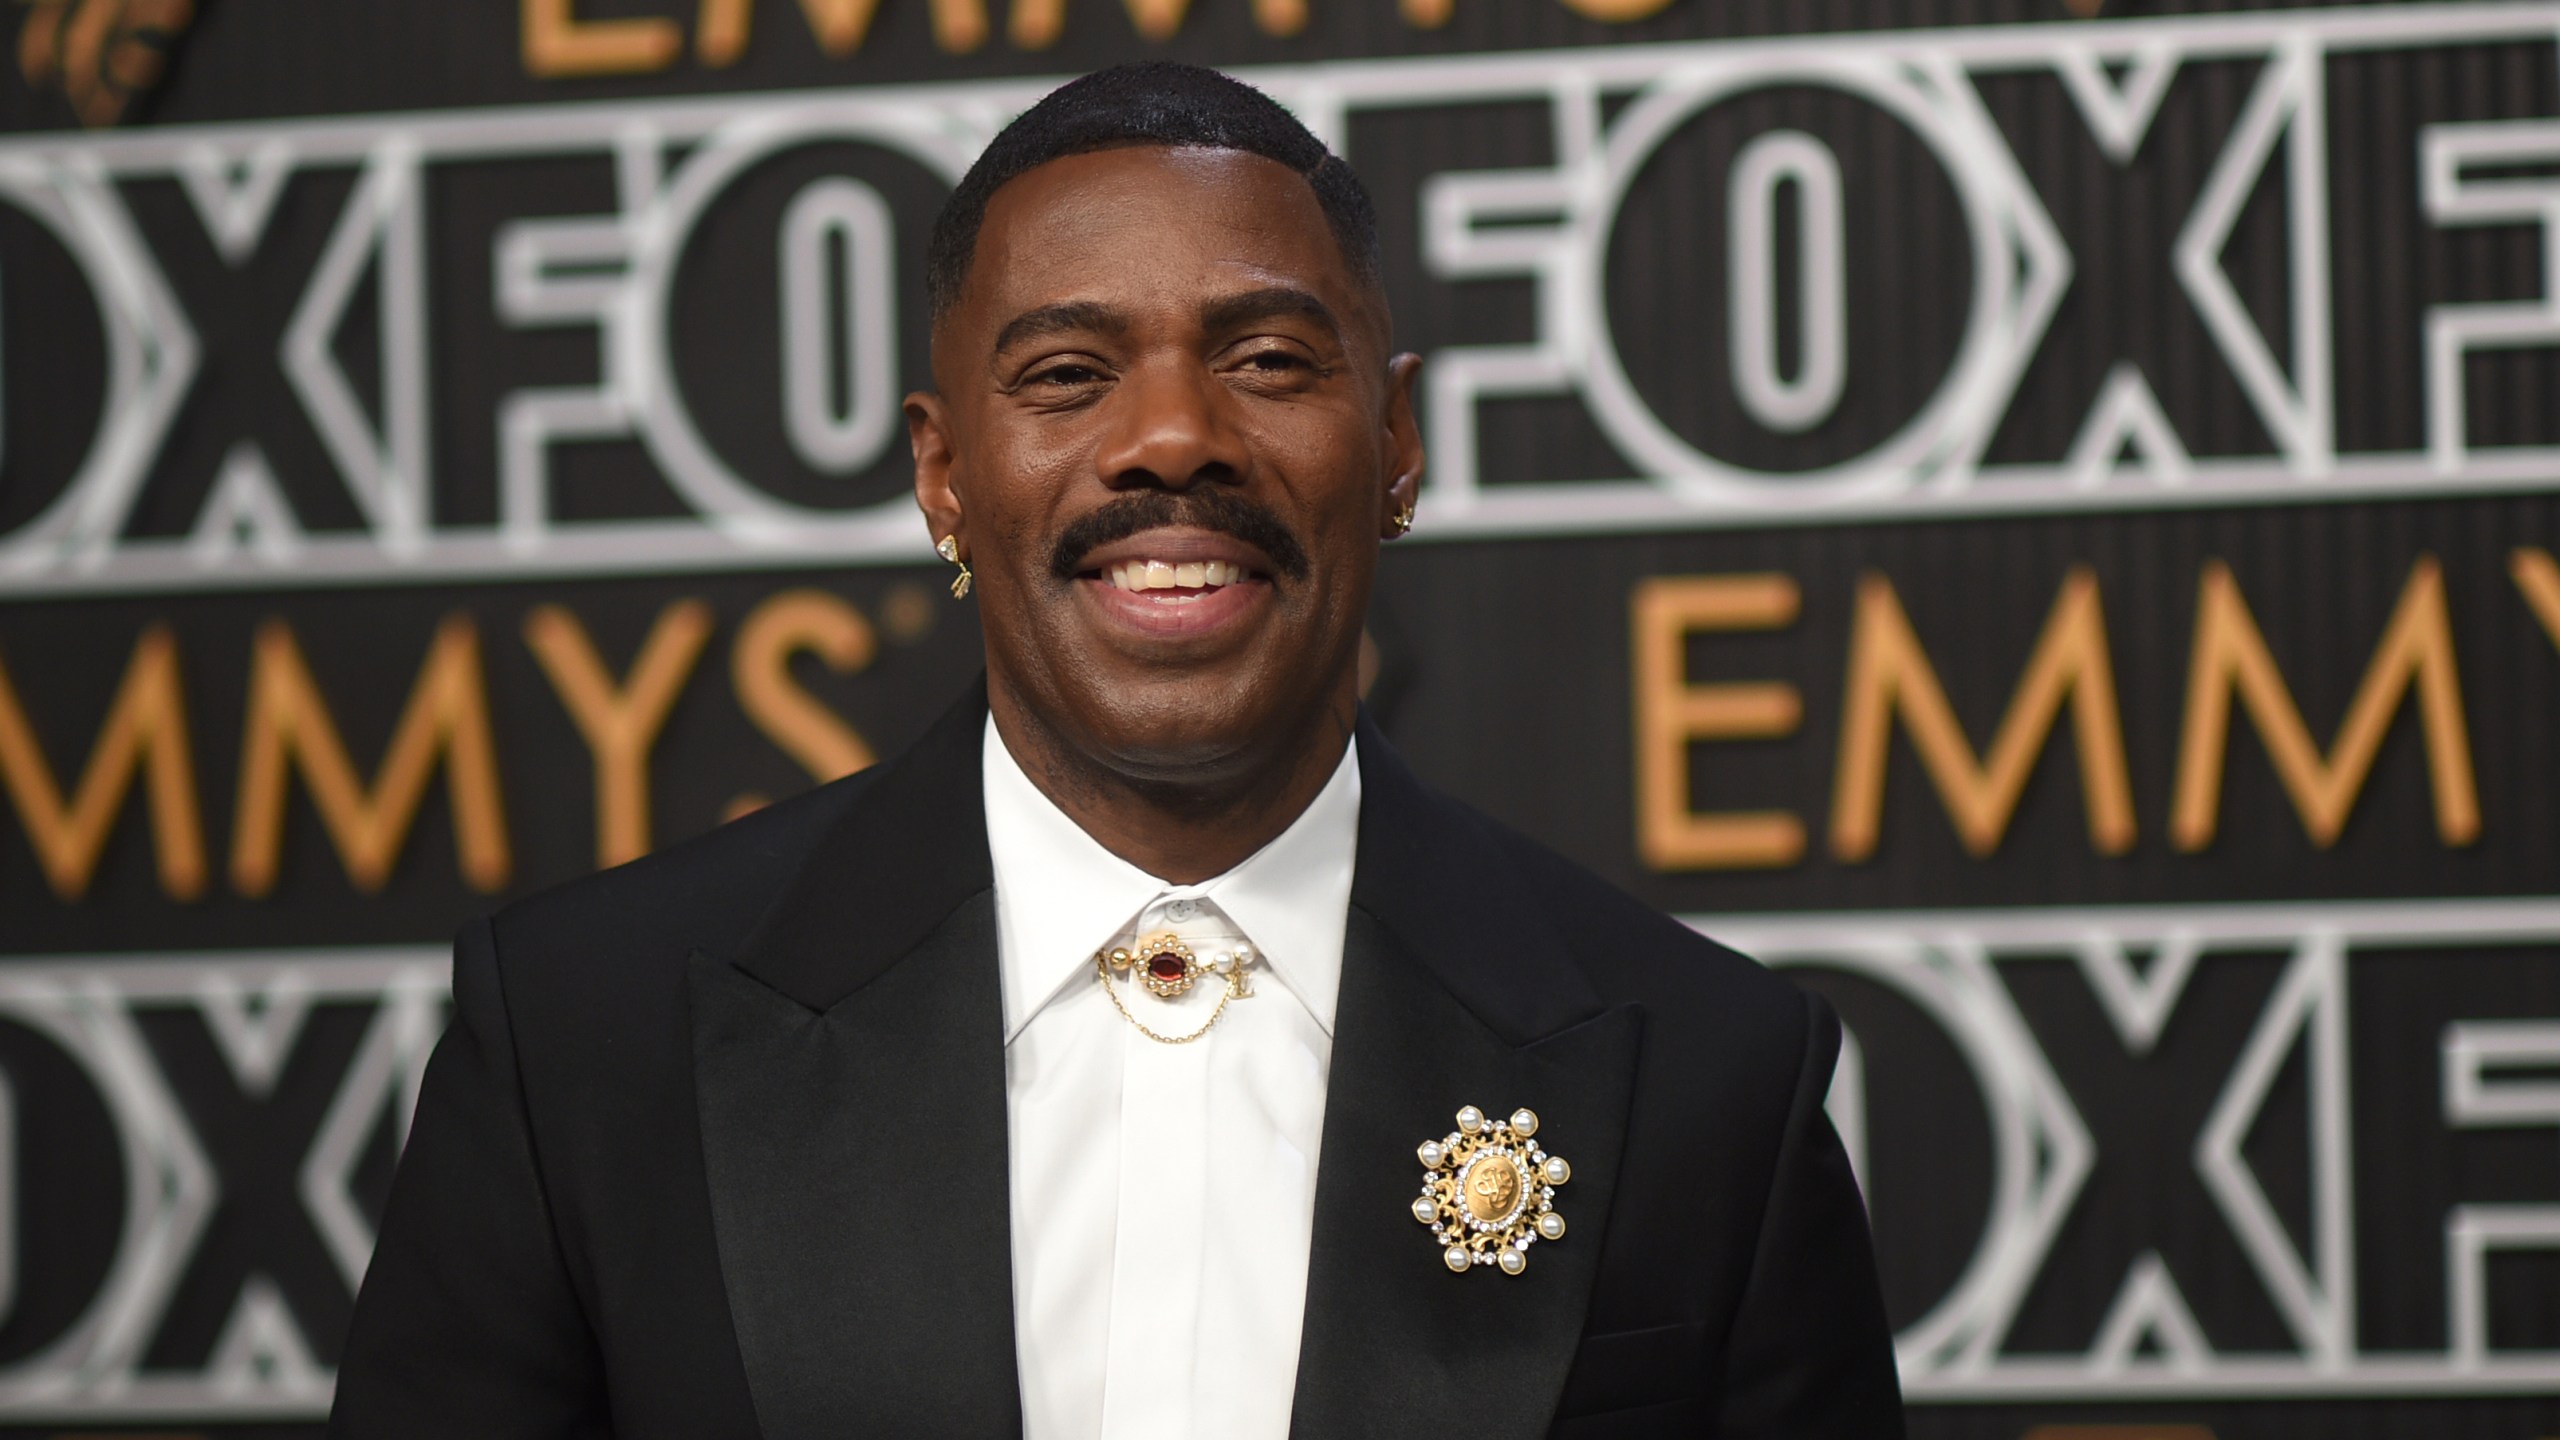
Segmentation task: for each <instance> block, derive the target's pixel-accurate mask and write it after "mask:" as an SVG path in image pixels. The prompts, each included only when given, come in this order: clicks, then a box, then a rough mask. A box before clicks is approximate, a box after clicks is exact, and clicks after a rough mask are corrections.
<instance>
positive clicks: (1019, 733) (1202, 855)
mask: <svg viewBox="0 0 2560 1440" xmlns="http://www.w3.org/2000/svg"><path fill="white" fill-rule="evenodd" d="M990 678H991V679H992V677H990ZM1342 692H1343V693H1342V695H1341V696H1340V698H1339V700H1338V702H1336V703H1332V704H1328V705H1326V706H1324V707H1323V708H1321V709H1318V710H1315V711H1313V712H1311V713H1310V714H1309V715H1308V716H1306V717H1305V718H1304V720H1303V721H1300V722H1296V723H1292V724H1291V725H1289V726H1288V727H1287V728H1286V730H1285V731H1284V733H1283V734H1281V735H1280V736H1278V737H1277V739H1278V743H1276V744H1272V745H1269V746H1268V747H1266V748H1264V749H1263V750H1261V751H1260V753H1258V754H1256V755H1253V756H1249V757H1246V758H1244V759H1242V760H1240V761H1238V762H1235V763H1231V764H1228V765H1223V766H1194V767H1186V770H1185V773H1184V774H1183V776H1182V778H1180V779H1165V778H1160V777H1153V776H1148V775H1143V774H1135V773H1132V772H1131V771H1130V770H1129V769H1128V768H1126V767H1125V766H1122V765H1120V764H1116V763H1114V762H1113V761H1112V760H1111V759H1109V758H1106V757H1102V756H1097V755H1095V754H1094V753H1093V752H1092V751H1090V750H1088V749H1086V748H1084V747H1081V746H1078V745H1075V744H1073V743H1071V742H1070V741H1069V740H1068V738H1067V737H1066V736H1064V735H1062V734H1060V733H1059V732H1058V730H1057V729H1056V727H1054V726H1052V725H1049V724H1047V723H1045V722H1044V721H1043V720H1042V718H1041V717H1040V716H1038V715H1037V714H1036V713H1035V712H1033V711H1032V710H1031V709H1030V708H1029V707H1026V706H1023V705H1021V704H1019V703H1017V702H1016V701H1015V699H1014V697H1013V696H1012V695H1010V694H1009V693H1008V692H1007V691H1006V690H1005V689H1004V688H1003V687H1001V686H999V685H994V684H990V685H989V687H988V696H987V700H988V707H989V709H990V711H991V712H992V713H993V714H994V716H995V724H996V734H997V736H998V737H999V738H1001V739H1002V740H1003V741H1004V746H1005V749H1006V750H1007V751H1009V752H1011V753H1012V755H1013V758H1014V762H1015V763H1016V764H1018V765H1020V766H1021V767H1022V772H1023V774H1025V775H1027V776H1029V777H1030V780H1031V783H1032V784H1033V785H1034V786H1036V787H1038V788H1039V790H1040V793H1041V794H1043V795H1046V796H1047V797H1048V798H1049V803H1051V804H1053V805H1055V806H1057V807H1058V808H1059V809H1060V810H1061V811H1063V812H1065V814H1066V816H1067V818H1068V819H1070V820H1073V821H1074V822H1076V825H1077V827H1078V828H1079V829H1081V830H1083V831H1084V832H1085V833H1086V834H1087V835H1090V836H1092V837H1093V839H1094V841H1095V843H1097V844H1099V845H1101V846H1102V847H1103V848H1104V849H1106V850H1108V851H1110V852H1111V853H1112V854H1114V855H1117V856H1119V857H1120V858H1121V859H1123V860H1126V861H1128V862H1129V863H1130V864H1132V865H1135V866H1137V867H1138V868H1139V869H1141V870H1144V871H1145V872H1147V873H1148V874H1150V875H1153V876H1155V877H1156V878H1157V879H1159V880H1164V881H1167V882H1169V883H1172V884H1176V885H1193V884H1198V883H1199V882H1200V881H1203V880H1207V879H1210V878H1212V877H1215V876H1218V875H1223V874H1225V873H1226V872H1227V871H1229V870H1232V869H1234V868H1235V867H1236V866H1237V865H1239V864H1241V863H1243V862H1244V860H1245V859H1246V858H1247V857H1249V856H1251V855H1252V854H1253V853H1254V852H1255V851H1257V850H1260V849H1261V848H1262V847H1263V846H1265V845H1267V844H1269V843H1271V841H1272V840H1273V839H1275V838H1277V837H1278V836H1279V834H1280V832H1281V831H1283V830H1286V829H1288V828H1289V826H1290V825H1291V824H1292V823H1293V822H1295V821H1296V820H1297V818H1298V817H1299V816H1300V815H1302V814H1305V813H1306V809H1307V807H1308V806H1309V805H1311V804H1313V803H1315V798H1316V796H1317V794H1318V793H1319V792H1321V791H1322V790H1323V789H1324V787H1325V783H1326V782H1327V781H1329V780H1331V779H1332V778H1333V772H1334V771H1335V769H1336V768H1338V767H1339V766H1340V765H1341V763H1342V752H1343V747H1344V746H1346V745H1348V744H1350V743H1351V735H1352V731H1353V729H1354V727H1355V725H1356V717H1357V715H1358V713H1359V710H1358V704H1359V702H1358V700H1357V698H1356V696H1355V694H1354V693H1353V691H1352V689H1351V687H1350V686H1348V685H1346V686H1344V687H1342ZM1204 776H1205V778H1203V777H1204Z"/></svg>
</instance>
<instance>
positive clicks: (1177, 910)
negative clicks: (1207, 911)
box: [1164, 900, 1200, 920]
mask: <svg viewBox="0 0 2560 1440" xmlns="http://www.w3.org/2000/svg"><path fill="white" fill-rule="evenodd" d="M1164 913H1165V914H1167V915H1170V916H1172V917H1173V918H1174V919H1176V920H1188V919H1190V918H1191V917H1192V916H1194V915H1197V914H1199V913H1200V907H1199V906H1197V905H1194V904H1192V903H1191V902H1190V901H1188V900H1176V901H1174V902H1173V903H1172V904H1170V905H1167V906H1166V907H1164Z"/></svg>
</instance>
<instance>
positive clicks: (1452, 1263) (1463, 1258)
mask: <svg viewBox="0 0 2560 1440" xmlns="http://www.w3.org/2000/svg"><path fill="white" fill-rule="evenodd" d="M1440 1259H1441V1260H1442V1262H1444V1263H1445V1264H1447V1265H1448V1267H1449V1268H1450V1269H1452V1270H1456V1271H1460V1272H1464V1271H1465V1270H1466V1268H1467V1264H1468V1260H1467V1247H1466V1246H1464V1245H1452V1246H1450V1247H1449V1248H1448V1249H1446V1250H1443V1251H1441V1252H1440Z"/></svg>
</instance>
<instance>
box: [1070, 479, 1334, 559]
mask: <svg viewBox="0 0 2560 1440" xmlns="http://www.w3.org/2000/svg"><path fill="white" fill-rule="evenodd" d="M1174 526H1187V527H1190V528H1192V529H1197V530H1208V531H1212V532H1214V533H1216V534H1220V535H1226V536H1230V537H1232V538H1234V539H1237V540H1241V541H1243V542H1244V543H1246V544H1247V545H1250V546H1252V547H1253V548H1254V549H1256V550H1259V551H1261V552H1262V553H1263V554H1264V555H1267V556H1269V557H1270V559H1271V564H1272V568H1274V569H1276V570H1278V571H1279V572H1280V573H1281V574H1282V575H1284V576H1286V577H1288V578H1289V579H1292V580H1303V579H1305V578H1306V574H1307V550H1306V547H1305V546H1303V545H1300V544H1299V543H1298V537H1297V536H1296V535H1294V534H1291V533H1290V531H1289V527H1288V526H1287V525H1286V524H1285V523H1283V522H1282V521H1281V519H1280V517H1279V516H1277V515H1274V514H1272V513H1271V512H1270V511H1269V510H1267V509H1264V508H1263V507H1262V506H1260V505H1257V504H1255V503H1253V502H1252V501H1250V500H1247V499H1245V498H1244V497H1243V496H1240V495H1237V494H1234V493H1232V492H1230V491H1227V490H1223V489H1219V488H1217V487H1215V486H1203V487H1201V488H1198V489H1194V490H1186V491H1183V492H1182V493H1180V494H1175V493H1174V492H1172V491H1169V490H1148V491H1143V492H1141V493H1139V494H1136V495H1131V496H1128V497H1127V498H1125V499H1120V500H1114V501H1112V502H1111V503H1110V504H1108V505H1105V506H1103V507H1102V508H1101V509H1099V510H1096V511H1094V512H1093V513H1092V514H1090V515H1085V516H1081V517H1079V518H1077V519H1076V520H1075V521H1073V522H1071V523H1070V524H1069V525H1068V526H1067V528H1066V529H1065V530H1064V531H1061V532H1060V533H1059V535H1058V543H1057V544H1056V546H1054V547H1053V548H1052V549H1051V550H1050V552H1049V573H1050V574H1051V575H1053V576H1055V577H1056V578H1058V579H1060V580H1073V579H1074V578H1076V576H1077V574H1078V573H1079V572H1081V571H1082V570H1083V568H1084V557H1085V556H1087V555H1090V554H1092V553H1093V552H1094V551H1096V550H1099V549H1101V548H1102V547H1103V546H1105V545H1109V544H1112V543H1114V542H1115V541H1120V540H1126V539H1128V538H1129V537H1130V536H1132V535H1136V534H1140V533H1143V532H1145V531H1148V530H1163V529H1168V528H1171V527H1174Z"/></svg>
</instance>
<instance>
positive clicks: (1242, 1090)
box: [984, 719, 1360, 1440]
mask: <svg viewBox="0 0 2560 1440" xmlns="http://www.w3.org/2000/svg"><path fill="white" fill-rule="evenodd" d="M1354 749H1355V747H1352V746H1348V745H1346V746H1345V747H1344V750H1343V756H1342V763H1341V764H1340V765H1339V766H1337V767H1336V768H1335V770H1334V772H1333V778H1332V779H1331V780H1329V781H1327V782H1326V784H1325V787H1324V789H1323V790H1322V791H1321V792H1320V793H1318V794H1317V796H1316V798H1315V801H1314V803H1312V804H1310V805H1309V806H1308V807H1307V809H1306V812H1305V813H1304V814H1302V815H1300V816H1299V817H1298V818H1297V820H1296V821H1295V822H1293V823H1292V824H1291V825H1290V826H1289V828H1288V829H1287V830H1285V831H1283V832H1282V833H1281V834H1280V835H1279V837H1278V838H1276V839H1274V840H1272V841H1271V843H1270V844H1268V845H1265V846H1263V847H1262V849H1260V850H1258V851H1256V852H1254V854H1253V855H1252V856H1251V857H1249V858H1248V859H1246V860H1245V861H1244V862H1243V863H1242V864H1239V865H1237V866H1236V867H1235V868H1234V869H1232V870H1229V871H1228V872H1226V873H1225V874H1223V875H1220V876H1218V877H1217V878H1215V879H1213V880H1208V881H1204V882H1202V883H1200V884H1197V885H1171V884H1167V883H1166V882H1164V881H1162V880H1159V879H1157V878H1155V877H1154V876H1152V875H1149V874H1147V873H1146V872H1144V871H1142V870H1140V869H1138V868H1137V867H1136V866H1133V865H1131V864H1129V863H1128V862H1127V861H1125V860H1122V859H1121V858H1119V857H1118V856H1116V855H1113V854H1112V853H1111V852H1110V851H1108V850H1105V849H1104V848H1103V847H1102V846H1101V845H1099V844H1098V843H1096V842H1095V841H1094V840H1093V838H1092V837H1091V836H1089V835H1087V834H1085V833H1084V831H1083V830H1081V829H1079V828H1078V827H1077V826H1076V823H1075V822H1074V821H1073V820H1070V819H1068V818H1067V816H1066V815H1065V813H1064V812H1062V811H1060V810H1059V809H1058V807H1057V806H1055V805H1054V804H1051V803H1050V801H1049V798H1048V797H1047V796H1045V795H1043V794H1041V793H1040V791H1039V789H1038V788H1037V787H1036V786H1034V785H1033V784H1032V783H1031V780H1030V777H1029V776H1027V775H1025V774H1024V773H1023V772H1022V767H1021V766H1020V765H1019V764H1017V763H1016V762H1015V761H1014V758H1013V755H1012V754H1011V752H1009V751H1008V750H1006V749H1005V746H1004V742H1003V741H1002V740H1001V739H1000V738H998V736H997V734H996V728H995V723H994V721H993V720H992V719H990V720H989V722H988V724H987V732H986V743H985V759H984V768H985V780H986V805H987V844H988V849H989V851H990V852H991V855H992V858H993V860H994V862H995V883H996V927H997V929H996V933H997V948H998V956H999V961H1000V965H1001V970H1002V978H1003V987H1004V1026H1005V1056H1004V1060H1005V1067H1004V1068H1005V1107H1006V1121H1007V1134H1008V1142H1009V1145H1010V1150H1011V1159H1012V1170H1011V1182H1012V1193H1013V1301H1014V1336H1015V1341H1014V1343H1015V1350H1016V1355H1017V1358H1018V1361H1019V1364H1020V1368H1021V1378H1022V1410H1023V1425H1024V1431H1025V1434H1026V1436H1027V1440H1202V1437H1216V1440H1281V1437H1283V1436H1285V1435H1286V1434H1287V1433H1288V1429H1289V1406H1290V1398H1291V1394H1292V1392H1293V1391H1294V1389H1295V1388H1296V1384H1297V1374H1298V1334H1299V1326H1300V1323H1301V1321H1302V1320H1303V1318H1304V1315H1305V1311H1306V1298H1307V1250H1308V1243H1309V1239H1310V1236H1311V1234H1312V1231H1313V1218H1314V1210H1315V1190H1316V1150H1317V1145H1318V1142H1319V1141H1320V1139H1321V1138H1322V1135H1323V1128H1324V1096H1325V1072H1326V1069H1327V1067H1328V1066H1329V1065H1330V1063H1331V1061H1332V1057H1333V1016H1334V999H1335V995H1336V993H1337V991H1338V990H1339V989H1340V982H1341V978H1342V936H1343V926H1344V923H1345V921H1346V919H1347V918H1348V915H1349V910H1350V904H1351V870H1352V858H1353V857H1352V850H1353V846H1354V844H1355V843H1356V841H1357V839H1358V834H1359V823H1360V767H1359V763H1358V761H1357V759H1356V757H1355V754H1354ZM1166 931H1170V932H1172V933H1174V934H1177V935H1180V936H1181V937H1182V938H1183V939H1184V940H1185V941H1186V942H1188V943H1189V944H1190V945H1191V947H1192V949H1193V950H1194V951H1195V952H1196V953H1197V954H1198V955H1199V956H1200V958H1201V959H1202V960H1204V961H1206V960H1208V959H1210V958H1212V957H1214V956H1216V955H1219V954H1222V953H1223V954H1232V953H1234V950H1235V947H1236V946H1237V945H1239V944H1249V945H1251V946H1252V947H1253V950H1254V951H1255V953H1256V955H1257V959H1256V961H1255V963H1254V965H1253V967H1252V969H1251V971H1250V972H1249V973H1250V974H1251V977H1252V988H1253V992H1254V993H1253V994H1252V995H1251V996H1249V997H1247V998H1244V999H1239V1000H1236V1001H1234V1002H1233V1003H1231V1004H1229V1005H1228V1007H1227V1010H1226V1013H1225V1014H1224V1015H1222V1016H1221V1017H1219V1019H1218V1022H1217V1024H1216V1026H1215V1027H1213V1028H1212V1029H1211V1030H1210V1031H1209V1032H1208V1033H1207V1034H1206V1035H1203V1036H1202V1037H1201V1038H1200V1039H1199V1040H1197V1041H1195V1042H1193V1043H1191V1044H1187V1045H1166V1044H1160V1043H1158V1042H1156V1041H1153V1040H1150V1039H1148V1038H1147V1037H1145V1036H1144V1035H1141V1034H1139V1033H1138V1032H1137V1030H1136V1029H1135V1028H1133V1027H1132V1026H1131V1025H1130V1024H1129V1022H1128V1021H1127V1020H1125V1019H1123V1018H1122V1017H1121V1015H1120V1013H1119V1012H1118V1011H1116V1010H1114V1009H1113V1008H1112V1006H1111V1000H1110V997H1109V996H1107V995H1105V994H1104V993H1103V992H1102V989H1101V984H1100V982H1099V981H1098V980H1097V979H1096V978H1095V976H1094V970H1093V955H1094V952H1095V951H1096V950H1102V949H1108V948H1110V947H1112V946H1114V945H1134V944H1135V943H1136V942H1137V941H1138V940H1140V939H1142V938H1144V937H1146V936H1149V935H1154V934H1158V933H1162V932H1166ZM1115 984H1116V986H1117V988H1118V990H1119V994H1120V1000H1121V1003H1122V1004H1123V1005H1125V1006H1127V1007H1128V1009H1129V1012H1130V1013H1131V1014H1132V1015H1135V1016H1137V1017H1138V1018H1139V1019H1141V1020H1143V1021H1145V1022H1146V1023H1147V1025H1148V1026H1149V1028H1151V1029H1154V1030H1156V1031H1158V1032H1160V1033H1163V1034H1167V1035H1184V1034H1189V1033H1190V1032H1191V1031H1193V1030H1196V1029H1198V1028H1199V1027H1200V1024H1201V1022H1202V1021H1204V1020H1206V1019H1208V1017H1209V1013H1210V1010H1211V1008H1212V1007H1213V1006H1215V1005H1216V1004H1217V1001H1218V997H1219V995H1221V994H1222V993H1224V986H1223V984H1222V983H1221V982H1219V980H1218V979H1217V977H1216V976H1213V975H1209V976H1203V977H1201V980H1200V983H1198V984H1196V985H1195V986H1193V987H1192V989H1191V991H1190V993H1188V994H1186V995H1183V996H1180V997H1178V998H1175V999H1170V1000H1168V999H1162V998H1159V997H1157V996H1155V995H1153V994H1151V993H1149V992H1148V991H1147V990H1146V989H1145V988H1144V987H1142V986H1140V985H1137V984H1135V983H1133V982H1132V981H1131V980H1129V979H1128V978H1127V977H1115Z"/></svg>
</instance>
